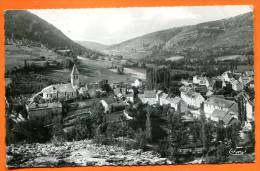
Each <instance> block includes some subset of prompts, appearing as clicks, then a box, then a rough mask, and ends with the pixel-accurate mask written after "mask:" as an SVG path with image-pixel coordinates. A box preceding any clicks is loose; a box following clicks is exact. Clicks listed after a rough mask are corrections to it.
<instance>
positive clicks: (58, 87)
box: [42, 83, 75, 94]
mask: <svg viewBox="0 0 260 171" xmlns="http://www.w3.org/2000/svg"><path fill="white" fill-rule="evenodd" d="M42 92H44V93H52V94H54V93H57V92H75V90H74V89H73V87H72V85H71V83H67V84H54V85H50V86H48V87H45V88H44V89H43V90H42Z"/></svg>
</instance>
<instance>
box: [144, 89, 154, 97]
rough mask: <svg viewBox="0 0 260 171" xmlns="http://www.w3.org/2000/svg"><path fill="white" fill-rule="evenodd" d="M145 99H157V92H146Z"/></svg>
mask: <svg viewBox="0 0 260 171" xmlns="http://www.w3.org/2000/svg"><path fill="white" fill-rule="evenodd" d="M144 97H145V98H156V92H155V91H153V90H145V91H144Z"/></svg>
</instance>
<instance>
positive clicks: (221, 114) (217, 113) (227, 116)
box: [212, 109, 237, 125]
mask: <svg viewBox="0 0 260 171" xmlns="http://www.w3.org/2000/svg"><path fill="white" fill-rule="evenodd" d="M212 117H215V118H218V119H219V120H221V121H223V122H224V124H225V125H228V124H230V123H231V121H232V120H233V119H237V116H236V115H235V114H234V113H232V112H225V111H222V110H218V109H215V110H214V111H213V113H212Z"/></svg>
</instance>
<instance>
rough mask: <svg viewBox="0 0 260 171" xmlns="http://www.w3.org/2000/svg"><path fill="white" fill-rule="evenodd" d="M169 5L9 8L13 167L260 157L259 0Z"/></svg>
mask: <svg viewBox="0 0 260 171" xmlns="http://www.w3.org/2000/svg"><path fill="white" fill-rule="evenodd" d="M182 8H183V9H185V8H186V7H185V8H184V7H182ZM195 8H196V10H195V11H193V10H194V9H195ZM197 8H198V9H200V10H197ZM228 8H230V9H229V10H233V8H234V14H232V15H231V13H230V12H229V10H227V11H226V12H224V11H225V9H228ZM235 8H238V9H240V8H241V9H244V12H242V11H240V10H238V9H237V10H235ZM155 9H156V10H155ZM169 9H170V8H164V7H160V8H159V7H158V9H157V7H156V8H155V7H151V8H140V9H139V8H126V9H124V8H122V9H120V10H119V9H116V8H115V9H102V10H99V9H91V10H90V9H82V10H80V12H77V10H78V9H73V10H72V9H71V11H70V9H66V10H64V9H62V10H47V9H46V10H43V12H39V11H37V10H7V11H6V12H5V75H4V77H5V119H6V122H5V126H6V134H5V135H6V137H5V142H6V165H7V167H9V168H20V167H26V168H27V167H56V166H57V167H62V166H104V165H115V166H119V165H169V164H173V165H174V164H202V163H207V164H208V163H215V164H216V163H217V164H220V163H245V162H246V163H249V162H255V85H254V77H255V73H254V57H255V54H254V41H253V40H254V39H253V35H254V34H253V31H254V25H253V18H254V17H253V16H254V15H253V11H252V8H251V7H249V6H244V7H243V8H242V7H225V8H222V7H217V8H216V9H215V8H214V9H211V8H210V7H192V6H191V7H187V12H189V11H190V13H191V15H194V17H190V16H187V17H188V18H189V17H190V18H189V19H188V18H187V20H186V19H185V18H184V19H182V18H181V19H180V20H178V19H176V18H175V17H173V16H177V15H176V14H178V15H180V14H179V13H180V12H179V11H178V10H177V11H175V7H174V8H171V9H170V10H169ZM176 9H177V7H176ZM67 10H68V11H70V12H69V13H67ZM95 10H97V11H96V12H94V11H95ZM110 10H115V11H117V12H113V13H110V12H109V11H110ZM121 10H122V11H121ZM136 10H137V11H136ZM204 10H208V11H209V13H208V14H209V15H207V17H209V18H208V19H207V17H205V16H204V15H205V13H201V11H203V12H204ZM44 11H45V12H46V13H45V12H44ZM123 11H125V12H123ZM162 11H163V13H162ZM212 11H215V12H212ZM219 11H221V12H219ZM222 11H223V16H221V15H220V14H222ZM93 12H94V13H93ZM120 12H123V13H122V15H126V17H125V18H126V20H124V21H125V22H126V23H128V24H126V25H124V24H123V25H122V26H120V24H118V23H121V22H122V18H124V17H122V18H120V17H121V15H118V14H121V13H120ZM164 12H166V13H165V14H167V15H164ZM60 13H61V14H62V15H60V17H61V19H60V20H59V19H57V23H56V21H55V22H53V16H56V15H57V16H58V14H60ZM104 13H105V14H106V15H107V16H111V17H108V18H110V19H111V21H112V20H115V22H110V23H106V22H100V20H99V19H101V18H102V19H103V18H104V16H105V15H103V14H104ZM215 13H216V14H217V15H216V16H213V15H212V14H215ZM136 14H138V15H140V18H139V16H138V17H137V16H136ZM144 14H145V15H144ZM162 14H163V15H162ZM195 14H198V15H195ZM235 14H236V15H235ZM67 15H68V16H70V17H64V16H67ZM81 15H82V16H81ZM80 16H81V17H80ZM118 16H120V17H118ZM141 16H142V17H141ZM148 16H150V17H148ZM154 16H159V17H154ZM185 16H186V15H185ZM95 17H97V18H95ZM147 17H148V18H147ZM168 17H170V18H171V19H170V20H168V19H167V18H168ZM172 17H173V18H172ZM79 18H82V19H84V21H88V19H89V21H93V23H91V22H90V23H89V22H81V20H78V19H79ZM156 18H159V20H160V21H159V20H158V23H157V22H155V21H154V19H156ZM161 18H165V20H164V19H163V20H162V19H161ZM97 19H98V20H97ZM128 20H129V21H128ZM58 21H59V22H60V23H63V24H58ZM76 21H80V24H82V25H85V28H83V27H75V25H77V24H75V23H74V22H76ZM82 21H83V20H82ZM193 21H194V22H193ZM145 22H148V23H146V24H142V23H145ZM179 22H180V25H178V24H177V23H179ZM133 23H134V24H133ZM138 23H139V24H142V25H139V24H138ZM155 23H156V24H155ZM99 25H100V26H99ZM101 25H102V26H101ZM121 27H122V28H121ZM153 27H154V28H153ZM136 29H140V31H141V32H138V31H137V30H136ZM68 30H71V31H69V32H68ZM91 32H92V33H91ZM130 33H131V34H130ZM73 35H74V36H73ZM76 35H77V36H76Z"/></svg>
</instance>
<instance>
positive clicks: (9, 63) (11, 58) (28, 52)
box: [5, 45, 62, 71]
mask: <svg viewBox="0 0 260 171" xmlns="http://www.w3.org/2000/svg"><path fill="white" fill-rule="evenodd" d="M41 57H44V58H45V59H46V60H47V59H48V60H57V61H59V60H61V59H62V57H60V56H58V55H57V54H56V53H54V52H52V51H50V50H48V49H46V48H44V47H28V46H17V45H5V71H8V70H12V69H14V67H17V68H20V67H23V66H24V61H25V60H26V61H27V63H28V64H32V63H34V64H36V65H37V64H38V65H39V64H40V63H43V62H46V61H43V60H42V59H41Z"/></svg>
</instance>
